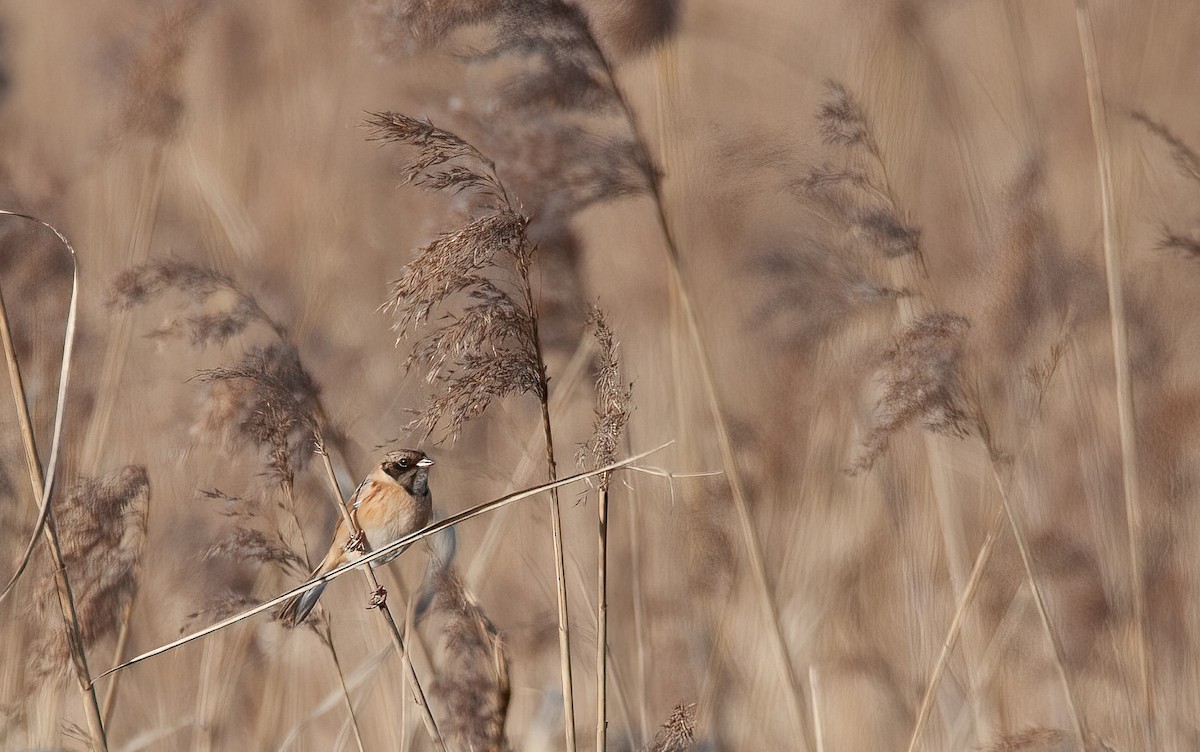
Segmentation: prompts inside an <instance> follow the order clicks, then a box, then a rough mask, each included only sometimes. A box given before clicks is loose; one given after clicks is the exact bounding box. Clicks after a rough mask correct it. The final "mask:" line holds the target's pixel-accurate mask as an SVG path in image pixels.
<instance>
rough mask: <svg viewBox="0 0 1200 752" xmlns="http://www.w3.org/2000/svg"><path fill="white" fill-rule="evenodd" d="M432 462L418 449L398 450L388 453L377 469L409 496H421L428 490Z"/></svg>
mask: <svg viewBox="0 0 1200 752" xmlns="http://www.w3.org/2000/svg"><path fill="white" fill-rule="evenodd" d="M432 465H433V460H431V459H429V458H428V457H426V456H425V453H424V452H422V451H420V450H419V449H400V450H397V451H395V452H388V453H387V454H385V455H384V456H383V462H381V463H379V469H380V470H381V471H382V472H383V473H384V475H386V476H388V477H389V478H391V479H392V480H394V481H395V482H396V483H397V484H399V485H401V486H403V487H404V489H405V490H407V491H408V492H409V493H411V494H416V495H421V494H424V493H425V492H426V491H428V490H429V468H430V466H432Z"/></svg>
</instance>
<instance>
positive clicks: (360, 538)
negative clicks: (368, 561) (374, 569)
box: [345, 530, 367, 553]
mask: <svg viewBox="0 0 1200 752" xmlns="http://www.w3.org/2000/svg"><path fill="white" fill-rule="evenodd" d="M345 549H346V550H347V551H357V552H359V553H363V552H365V551H366V550H367V534H366V533H364V532H363V531H362V530H359V531H358V532H357V533H354V534H353V535H351V536H350V540H348V541H346V545H345Z"/></svg>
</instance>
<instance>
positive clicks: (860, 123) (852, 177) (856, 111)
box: [792, 81, 921, 259]
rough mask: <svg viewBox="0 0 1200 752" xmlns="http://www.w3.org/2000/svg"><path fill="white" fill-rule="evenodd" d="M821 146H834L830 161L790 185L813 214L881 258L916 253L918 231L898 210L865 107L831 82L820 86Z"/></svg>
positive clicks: (844, 88)
mask: <svg viewBox="0 0 1200 752" xmlns="http://www.w3.org/2000/svg"><path fill="white" fill-rule="evenodd" d="M817 125H818V127H819V128H820V131H821V135H822V138H823V139H824V141H825V143H826V144H828V145H830V146H834V147H838V148H837V150H836V151H837V156H836V163H832V164H824V165H821V166H818V167H813V168H811V169H810V170H809V171H808V174H806V175H804V176H803V177H801V178H800V179H798V180H796V181H794V182H793V183H792V187H793V189H794V190H795V191H796V193H797V194H798V195H799V196H800V197H801V198H802V199H804V200H805V201H807V202H808V203H809V204H810V205H811V206H812V207H813V209H814V212H815V213H817V214H818V216H822V217H824V218H826V219H827V220H830V221H834V222H836V223H837V224H839V225H842V226H844V228H845V231H846V234H847V235H848V237H849V238H850V239H851V242H852V243H853V244H855V245H857V246H859V247H861V248H862V249H864V250H868V251H871V252H872V253H874V254H876V255H879V256H882V257H884V258H889V259H891V258H898V257H901V256H909V255H915V256H917V257H918V258H919V257H920V254H921V244H920V240H921V233H920V230H918V229H917V228H915V227H913V226H912V225H911V224H910V223H909V222H908V221H907V220H906V219H905V217H904V215H903V212H901V210H900V204H899V201H898V200H897V198H896V194H895V192H894V190H893V189H892V186H891V183H890V182H889V180H888V173H887V166H886V163H885V162H884V155H883V151H882V150H881V149H880V146H879V141H878V140H877V139H876V137H875V133H874V131H873V129H872V127H871V122H870V120H869V118H868V117H867V112H866V109H865V108H864V107H863V105H862V103H861V102H859V101H858V99H857V98H856V97H855V96H854V94H853V93H851V91H850V90H849V89H848V88H846V87H845V86H844V85H843V84H840V83H838V82H836V81H827V82H826V83H825V99H824V100H823V101H822V104H821V107H820V108H819V109H818V111H817Z"/></svg>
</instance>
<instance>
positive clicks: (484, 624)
mask: <svg viewBox="0 0 1200 752" xmlns="http://www.w3.org/2000/svg"><path fill="white" fill-rule="evenodd" d="M432 609H433V610H432V616H433V617H434V618H439V619H440V620H441V625H440V627H439V630H438V631H439V633H440V634H441V635H442V636H443V641H444V642H443V648H444V655H445V659H444V661H443V662H442V664H441V665H440V666H439V667H438V672H437V678H436V679H435V681H434V684H433V694H434V695H435V696H436V697H437V698H438V700H439V705H440V707H442V708H443V709H444V712H445V714H444V720H443V721H442V725H441V727H442V730H443V731H444V732H445V733H446V735H447V736H449V737H450V738H452V739H455V740H456V741H458V742H459V743H460V744H461V745H463V748H465V749H472V750H479V751H480V752H501V751H502V750H504V749H506V745H505V743H504V724H505V721H506V719H507V717H508V704H509V698H510V695H511V686H510V683H509V656H508V649H507V647H506V646H505V644H504V640H503V638H502V637H501V635H500V633H499V631H498V630H497V629H496V626H495V625H494V624H493V623H492V621H491V619H489V618H488V616H487V614H486V613H484V611H483V608H482V607H480V605H479V603H478V602H477V601H476V600H475V599H474V598H473V597H472V596H471V594H470V593H469V592H468V591H467V590H466V587H465V586H464V585H463V583H462V580H461V579H460V578H459V577H458V576H457V575H456V574H455V573H454V572H453V571H449V570H447V571H444V572H443V573H442V574H441V575H440V576H439V578H438V583H437V590H436V593H435V596H434V600H433V604H432Z"/></svg>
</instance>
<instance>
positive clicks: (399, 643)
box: [316, 434, 448, 752]
mask: <svg viewBox="0 0 1200 752" xmlns="http://www.w3.org/2000/svg"><path fill="white" fill-rule="evenodd" d="M316 438H317V449H316V453H317V454H318V455H320V457H321V464H322V466H323V467H324V468H325V477H326V479H327V480H328V481H329V487H330V490H331V491H332V492H333V497H334V500H335V503H336V504H337V507H338V511H339V512H340V513H341V515H342V520H343V521H345V523H346V529H347V530H348V531H349V533H350V537H351V539H353V538H355V537H356V536H358V533H359V528H358V525H357V524H355V522H354V517H353V516H352V515H351V514H350V510H349V509H347V508H346V504H345V502H343V501H342V491H341V489H340V488H338V484H337V475H336V474H335V473H334V472H333V463H332V462H330V460H329V453H328V452H327V451H325V442H324V440H323V439H322V438H321V436H320V435H319V434H318V435H317V437H316ZM364 540H365V539H364ZM359 571H360V572H362V573H363V577H364V578H365V579H366V581H367V586H368V587H369V588H370V591H371V592H372V593H375V592H378V591H379V580H378V579H377V578H376V577H375V571H374V569H373V568H372V567H371V566H370V565H368V566H365V567H360V568H359ZM379 613H380V614H382V615H383V620H384V622H385V624H386V625H387V628H388V632H390V633H391V636H392V642H393V643H395V645H396V652H397V653H398V654H399V656H400V662H401V664H403V666H404V668H405V669H406V671H407V674H408V681H409V684H410V685H411V686H412V693H413V697H414V698H415V699H416V701H417V706H418V707H419V708H420V709H421V717H422V720H424V722H425V730H426V731H427V732H428V733H429V738H430V740H431V741H432V742H433V745H434V746H435V747H437V748H438V749H439V750H441V752H448V750H447V749H446V742H445V740H443V739H442V734H441V732H439V731H438V727H437V721H436V720H434V717H433V712H432V711H431V710H430V709H429V702H428V701H427V700H426V699H425V692H424V690H422V689H421V680H420V678H419V677H418V676H417V670H416V669H415V668H413V664H412V661H411V660H409V657H408V651H407V650H405V647H404V637H402V636H401V634H400V628H399V627H398V626H397V625H396V619H395V617H393V616H392V610H391V609H390V608H389V607H388V605H387V604H386V603H383V604H380V606H379Z"/></svg>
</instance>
